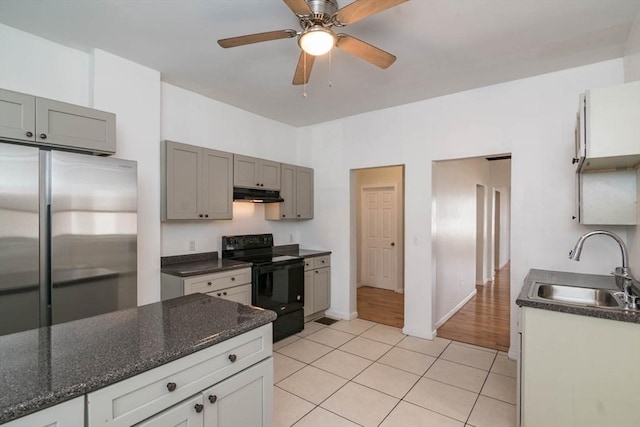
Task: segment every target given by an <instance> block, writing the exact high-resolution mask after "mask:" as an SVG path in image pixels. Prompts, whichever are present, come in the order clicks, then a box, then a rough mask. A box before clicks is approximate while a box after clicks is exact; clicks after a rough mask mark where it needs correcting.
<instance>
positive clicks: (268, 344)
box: [87, 324, 272, 427]
mask: <svg viewBox="0 0 640 427" xmlns="http://www.w3.org/2000/svg"><path fill="white" fill-rule="evenodd" d="M271 353H272V330H271V324H269V325H264V326H262V327H260V328H258V329H254V330H252V331H249V332H246V333H244V334H242V335H239V336H237V337H234V338H231V339H229V340H227V341H223V342H221V343H219V344H216V345H215V346H213V347H209V348H205V349H203V350H200V351H198V352H196V353H193V354H190V355H188V356H185V357H183V358H181V359H178V360H175V361H173V362H169V363H167V364H166V365H163V366H160V367H157V368H154V369H151V370H150V371H147V372H143V373H142V374H139V375H136V376H135V377H132V378H129V379H126V380H123V381H121V382H119V383H116V384H113V385H110V386H108V387H105V388H103V389H100V390H97V391H95V392H93V393H90V394H89V395H88V396H87V410H88V420H89V424H88V425H89V426H90V427H93V426H105V425H109V426H122V427H124V426H130V425H133V424H135V423H137V422H140V421H142V420H144V419H146V418H149V417H150V416H152V415H155V414H157V413H159V412H161V411H162V410H164V409H165V408H168V407H170V406H172V405H174V404H176V403H178V402H180V401H182V400H184V399H186V398H188V397H190V396H192V395H194V394H196V393H199V392H201V391H202V390H204V389H205V388H207V387H210V386H211V385H213V384H216V383H217V382H219V381H222V380H223V379H225V378H227V377H229V376H231V375H234V374H235V373H237V372H240V371H241V370H243V369H246V368H247V367H249V366H251V365H253V364H255V363H257V362H259V361H261V360H263V359H265V358H267V357H269V356H270V355H271ZM231 356H235V357H231ZM231 359H234V360H235V361H234V362H232V361H231ZM174 385H175V386H174ZM170 389H173V391H169V390H170Z"/></svg>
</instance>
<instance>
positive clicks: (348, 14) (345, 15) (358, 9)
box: [336, 0, 407, 25]
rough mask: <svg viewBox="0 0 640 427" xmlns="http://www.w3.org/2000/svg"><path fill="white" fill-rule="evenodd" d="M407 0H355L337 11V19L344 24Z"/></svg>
mask: <svg viewBox="0 0 640 427" xmlns="http://www.w3.org/2000/svg"><path fill="white" fill-rule="evenodd" d="M405 1H407V0H355V1H354V2H353V3H349V4H348V5H346V6H345V7H343V8H341V9H339V10H338V11H337V12H336V18H337V20H338V21H339V22H340V23H341V24H344V25H347V24H353V23H354V22H356V21H359V20H361V19H364V18H366V17H367V16H371V15H374V14H376V13H378V12H382V11H383V10H387V9H389V8H391V7H394V6H398V5H399V4H402V3H404V2H405Z"/></svg>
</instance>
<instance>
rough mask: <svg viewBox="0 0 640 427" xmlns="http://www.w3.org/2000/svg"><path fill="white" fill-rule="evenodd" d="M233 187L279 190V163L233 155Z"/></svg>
mask: <svg viewBox="0 0 640 427" xmlns="http://www.w3.org/2000/svg"><path fill="white" fill-rule="evenodd" d="M233 185H234V186H236V187H243V188H260V189H262V190H280V163H278V162H272V161H271V160H265V159H258V158H256V157H248V156H241V155H238V154H234V156H233Z"/></svg>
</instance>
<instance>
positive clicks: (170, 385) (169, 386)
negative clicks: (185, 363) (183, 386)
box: [167, 383, 177, 391]
mask: <svg viewBox="0 0 640 427" xmlns="http://www.w3.org/2000/svg"><path fill="white" fill-rule="evenodd" d="M176 387H177V385H176V383H169V384H167V390H169V391H175V390H176Z"/></svg>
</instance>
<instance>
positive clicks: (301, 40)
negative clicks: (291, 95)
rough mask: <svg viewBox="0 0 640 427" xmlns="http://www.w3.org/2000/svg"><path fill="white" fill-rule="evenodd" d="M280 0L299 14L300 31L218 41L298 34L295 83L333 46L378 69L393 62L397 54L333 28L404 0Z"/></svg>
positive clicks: (223, 43) (231, 42) (263, 39)
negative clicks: (340, 1)
mask: <svg viewBox="0 0 640 427" xmlns="http://www.w3.org/2000/svg"><path fill="white" fill-rule="evenodd" d="M283 1H284V2H285V3H286V5H287V6H289V9H291V11H292V12H293V13H294V14H295V15H296V16H297V17H298V19H299V21H300V27H301V28H302V31H296V30H291V29H288V30H280V31H268V32H265V33H257V34H248V35H245V36H239V37H231V38H228V39H221V40H218V44H219V45H220V46H222V47H224V48H229V47H237V46H244V45H247V44H252V43H259V42H266V41H270V40H278V39H287V38H292V37H296V36H298V45H299V46H300V49H301V50H300V58H299V59H298V65H297V66H296V71H295V73H294V75H293V84H294V85H300V84H306V83H307V82H308V81H309V76H310V75H311V68H312V67H313V62H314V60H315V57H316V56H320V55H324V54H325V53H327V52H329V51H330V50H331V49H332V48H333V47H334V46H335V47H337V48H339V49H342V50H344V51H345V52H347V53H350V54H352V55H355V56H357V57H358V58H361V59H364V60H365V61H367V62H370V63H371V64H373V65H377V66H378V67H380V68H387V67H389V66H390V65H391V64H393V63H394V62H395V60H396V57H395V56H393V55H392V54H390V53H388V52H385V51H384V50H382V49H380V48H377V47H375V46H373V45H370V44H369V43H366V42H363V41H362V40H359V39H357V38H355V37H352V36H349V35H347V34H342V33H339V34H336V33H335V32H334V31H333V30H332V28H333V27H344V26H346V25H348V24H352V23H354V22H356V21H360V20H361V19H364V18H366V17H368V16H371V15H373V14H376V13H378V12H382V11H383V10H386V9H389V8H391V7H394V6H397V5H399V4H401V3H404V2H405V1H407V0H355V1H354V2H353V3H350V4H348V5H346V6H344V7H342V8H340V9H339V8H338V2H337V0H283Z"/></svg>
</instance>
